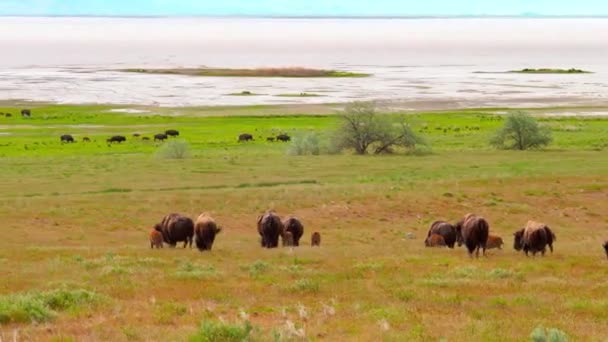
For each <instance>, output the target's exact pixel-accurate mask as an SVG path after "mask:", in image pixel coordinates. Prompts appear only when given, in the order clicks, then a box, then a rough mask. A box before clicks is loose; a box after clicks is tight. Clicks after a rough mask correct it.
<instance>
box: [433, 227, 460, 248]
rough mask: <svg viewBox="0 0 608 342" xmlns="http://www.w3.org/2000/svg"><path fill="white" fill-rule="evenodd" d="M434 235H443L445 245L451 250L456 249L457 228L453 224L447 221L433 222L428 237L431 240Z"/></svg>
mask: <svg viewBox="0 0 608 342" xmlns="http://www.w3.org/2000/svg"><path fill="white" fill-rule="evenodd" d="M433 234H438V235H441V237H443V241H444V242H445V245H446V246H448V247H449V248H454V244H455V243H456V228H454V226H453V225H452V224H450V223H448V222H445V221H435V222H433V224H431V228H429V232H428V234H427V236H426V237H427V238H429V237H430V236H431V235H433Z"/></svg>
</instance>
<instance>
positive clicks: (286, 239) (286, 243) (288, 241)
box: [282, 232, 294, 247]
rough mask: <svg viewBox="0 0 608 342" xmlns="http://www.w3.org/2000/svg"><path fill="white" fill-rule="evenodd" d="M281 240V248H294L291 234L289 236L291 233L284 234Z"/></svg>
mask: <svg viewBox="0 0 608 342" xmlns="http://www.w3.org/2000/svg"><path fill="white" fill-rule="evenodd" d="M282 239H283V247H291V246H294V242H293V234H291V232H284V233H283V236H282Z"/></svg>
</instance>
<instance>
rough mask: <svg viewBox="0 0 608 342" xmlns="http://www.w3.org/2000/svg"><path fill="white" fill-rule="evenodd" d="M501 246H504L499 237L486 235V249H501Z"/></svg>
mask: <svg viewBox="0 0 608 342" xmlns="http://www.w3.org/2000/svg"><path fill="white" fill-rule="evenodd" d="M502 245H504V242H503V241H502V238H501V237H500V236H496V235H492V234H489V235H488V242H487V243H486V248H487V249H492V248H498V249H502Z"/></svg>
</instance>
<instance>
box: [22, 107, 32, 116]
mask: <svg viewBox="0 0 608 342" xmlns="http://www.w3.org/2000/svg"><path fill="white" fill-rule="evenodd" d="M21 116H22V117H24V118H29V117H31V116H32V111H31V110H30V109H22V110H21Z"/></svg>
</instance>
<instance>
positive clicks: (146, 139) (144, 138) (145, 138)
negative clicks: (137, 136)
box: [141, 137, 150, 141]
mask: <svg viewBox="0 0 608 342" xmlns="http://www.w3.org/2000/svg"><path fill="white" fill-rule="evenodd" d="M141 140H142V141H150V138H149V137H143V138H141Z"/></svg>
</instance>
